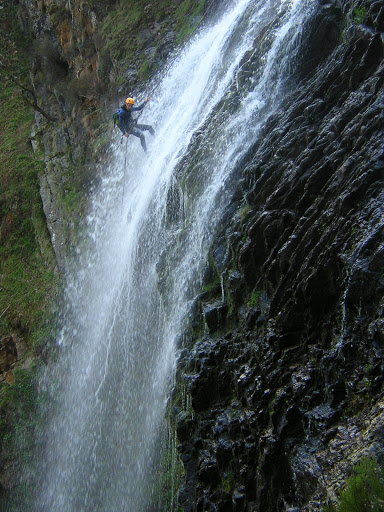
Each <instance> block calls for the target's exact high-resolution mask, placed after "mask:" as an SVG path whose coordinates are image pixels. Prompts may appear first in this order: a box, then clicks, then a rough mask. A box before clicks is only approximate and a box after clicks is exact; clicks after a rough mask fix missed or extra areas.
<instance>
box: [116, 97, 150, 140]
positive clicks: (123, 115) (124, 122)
mask: <svg viewBox="0 0 384 512" xmlns="http://www.w3.org/2000/svg"><path fill="white" fill-rule="evenodd" d="M144 107H145V102H144V103H142V104H141V105H140V106H139V107H132V108H131V109H129V110H127V107H126V106H125V104H124V105H122V106H121V108H120V110H119V112H118V116H119V128H120V130H121V132H122V133H127V132H129V130H131V129H132V127H133V126H134V125H135V124H136V119H133V117H132V112H139V111H140V110H143V108H144Z"/></svg>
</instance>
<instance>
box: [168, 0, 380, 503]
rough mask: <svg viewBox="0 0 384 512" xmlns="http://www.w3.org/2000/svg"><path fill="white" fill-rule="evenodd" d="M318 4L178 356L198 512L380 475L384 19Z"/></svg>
mask: <svg viewBox="0 0 384 512" xmlns="http://www.w3.org/2000/svg"><path fill="white" fill-rule="evenodd" d="M319 4H320V5H319V7H318V9H317V13H316V15H315V16H314V18H313V19H312V21H311V23H310V24H309V26H308V27H306V32H305V33H306V34H307V36H308V37H307V40H306V41H305V46H304V48H303V49H302V51H301V52H300V55H299V57H298V60H297V76H298V78H299V80H298V82H297V86H296V87H295V88H294V90H293V92H292V94H290V95H289V97H288V98H287V99H286V100H285V101H284V104H283V105H282V107H281V108H280V109H279V110H278V111H277V112H276V113H274V114H273V115H272V116H271V117H270V118H269V119H268V121H267V123H266V125H265V127H264V131H263V133H262V136H261V137H260V139H259V141H258V142H257V143H256V144H255V145H254V147H253V148H252V150H251V151H250V152H249V153H248V155H247V158H246V159H245V160H244V161H243V162H242V164H241V166H240V167H239V169H238V174H237V177H238V180H239V185H238V191H237V194H236V196H235V197H234V200H233V204H232V205H231V208H229V209H228V212H227V215H226V219H225V220H224V221H223V223H224V225H223V228H222V230H221V232H220V233H218V235H217V239H216V243H215V244H214V246H213V247H212V251H211V261H212V263H211V265H210V269H209V271H208V273H207V276H208V277H207V281H208V283H209V282H211V286H210V287H209V291H208V287H207V291H206V292H205V293H203V294H201V295H200V296H199V297H197V299H196V304H195V313H194V316H193V321H192V322H191V332H189V333H187V334H186V340H187V341H186V346H184V347H183V348H182V349H181V353H180V358H179V364H178V382H179V385H178V388H177V391H176V392H175V399H174V400H175V406H174V410H173V412H174V422H175V428H176V430H177V435H178V439H179V446H178V449H179V452H180V455H181V461H182V463H183V465H184V468H185V478H186V482H185V485H184V486H183V488H182V492H181V503H182V506H183V509H184V510H185V511H192V510H196V511H203V510H204V511H206V510H212V511H213V510H220V511H260V512H266V511H272V510H274V511H288V510H289V511H291V512H293V511H303V512H304V511H313V512H314V511H319V512H320V511H321V510H323V507H324V506H325V505H326V504H327V503H328V504H329V505H330V506H332V504H335V502H336V501H337V497H338V496H339V493H340V490H341V488H342V487H343V486H344V485H345V481H346V478H347V477H348V475H350V473H351V470H352V467H353V465H354V464H356V463H357V462H358V461H359V460H360V459H361V458H362V457H364V456H371V457H374V458H375V457H376V458H378V459H379V461H380V463H381V464H382V463H383V459H382V453H383V444H384V436H383V432H384V430H383V428H384V414H383V413H384V402H383V381H384V377H383V342H384V330H383V327H384V318H383V314H384V304H383V292H384V277H383V268H384V265H383V263H384V247H383V219H384V210H383V199H384V189H383V178H384V154H383V126H384V110H383V109H384V102H383V98H384V60H383V55H384V45H383V43H384V40H383V30H384V7H383V6H382V3H381V2H375V1H372V2H365V3H364V9H363V13H364V19H363V20H357V19H356V16H357V13H359V12H360V13H361V11H359V7H361V6H360V4H359V2H353V1H347V0H346V1H332V2H325V1H322V2H320V3H319ZM202 332H203V333H204V334H203V335H202V334H201V333H202ZM183 393H184V394H186V395H187V396H189V397H190V400H184V403H188V404H189V406H188V408H185V407H181V406H180V405H179V404H178V396H180V394H183Z"/></svg>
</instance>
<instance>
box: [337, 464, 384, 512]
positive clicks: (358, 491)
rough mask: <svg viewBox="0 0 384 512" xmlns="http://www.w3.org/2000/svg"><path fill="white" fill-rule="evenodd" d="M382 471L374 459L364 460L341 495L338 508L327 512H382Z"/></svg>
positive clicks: (383, 502) (383, 489)
mask: <svg viewBox="0 0 384 512" xmlns="http://www.w3.org/2000/svg"><path fill="white" fill-rule="evenodd" d="M383 510H384V469H383V468H381V467H380V466H379V464H378V462H377V460H376V459H370V458H364V459H362V460H361V461H360V463H359V464H358V465H357V466H356V467H355V469H354V472H353V475H352V476H351V477H350V478H349V479H348V481H347V485H346V487H345V489H344V490H343V492H342V493H341V496H340V500H339V503H338V506H337V507H336V508H334V507H328V508H327V511H328V512H383Z"/></svg>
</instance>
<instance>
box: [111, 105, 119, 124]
mask: <svg viewBox="0 0 384 512" xmlns="http://www.w3.org/2000/svg"><path fill="white" fill-rule="evenodd" d="M119 111H120V109H117V110H115V111H114V113H113V116H112V119H113V127H115V126H117V127H118V126H119Z"/></svg>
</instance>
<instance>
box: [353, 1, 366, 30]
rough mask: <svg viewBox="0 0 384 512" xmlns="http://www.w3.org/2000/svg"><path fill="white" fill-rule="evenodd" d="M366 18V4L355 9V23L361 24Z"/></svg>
mask: <svg viewBox="0 0 384 512" xmlns="http://www.w3.org/2000/svg"><path fill="white" fill-rule="evenodd" d="M366 18H367V8H366V7H365V5H362V6H361V7H358V8H357V9H355V10H354V12H353V17H352V21H353V23H355V24H356V25H361V24H362V23H364V22H365V20H366Z"/></svg>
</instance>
